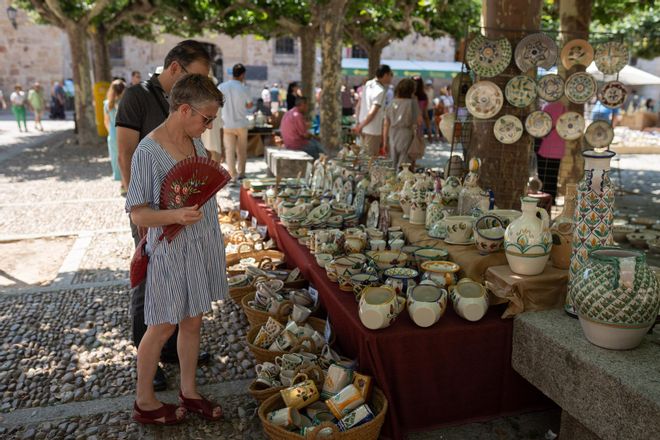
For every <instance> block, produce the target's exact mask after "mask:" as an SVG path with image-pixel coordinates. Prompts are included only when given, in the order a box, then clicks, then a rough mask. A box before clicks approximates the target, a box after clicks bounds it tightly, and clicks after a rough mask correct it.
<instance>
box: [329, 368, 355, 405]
mask: <svg viewBox="0 0 660 440" xmlns="http://www.w3.org/2000/svg"><path fill="white" fill-rule="evenodd" d="M352 380H353V370H350V369H348V368H344V367H341V366H339V365H336V364H333V365H330V367H329V368H328V372H327V373H326V375H325V381H324V382H323V389H322V391H321V397H323V398H324V399H328V398H330V397H332V396H334V395H335V394H337V393H338V392H340V391H341V390H342V389H344V388H345V387H346V385H348V384H350V383H351V382H352Z"/></svg>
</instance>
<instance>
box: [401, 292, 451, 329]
mask: <svg viewBox="0 0 660 440" xmlns="http://www.w3.org/2000/svg"><path fill="white" fill-rule="evenodd" d="M407 301H408V314H409V315H410V318H411V319H412V320H413V322H414V323H415V324H417V325H418V326H420V327H430V326H432V325H433V324H435V323H436V322H438V320H439V319H440V317H442V315H443V314H444V313H445V310H446V308H447V291H446V290H445V289H442V288H440V287H436V286H430V285H419V286H415V287H413V288H412V289H411V291H410V294H409V295H408V300H407Z"/></svg>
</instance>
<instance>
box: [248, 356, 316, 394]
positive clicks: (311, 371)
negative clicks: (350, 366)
mask: <svg viewBox="0 0 660 440" xmlns="http://www.w3.org/2000/svg"><path fill="white" fill-rule="evenodd" d="M299 373H302V374H306V375H307V377H308V378H309V379H311V380H313V381H314V383H315V384H316V387H317V388H318V389H319V390H320V389H321V388H323V383H324V382H325V374H324V373H323V370H322V369H321V368H320V367H318V366H316V365H308V366H302V365H301V366H299V367H297V368H296V369H295V370H294V373H293V375H294V377H295V376H297V375H298V374H299ZM283 389H286V387H284V386H282V387H271V388H258V387H257V381H256V380H253V381H252V383H251V384H250V387H249V388H248V391H249V392H250V394H251V395H252V397H254V399H255V400H257V401H258V402H259V403H261V402H263V401H264V400H266V399H268V398H269V397H271V396H272V395H274V394H277V393H279V392H280V390H283Z"/></svg>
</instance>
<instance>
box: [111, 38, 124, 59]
mask: <svg viewBox="0 0 660 440" xmlns="http://www.w3.org/2000/svg"><path fill="white" fill-rule="evenodd" d="M108 55H110V59H111V60H123V59H124V40H123V39H122V38H119V39H117V40H114V41H111V42H110V44H108Z"/></svg>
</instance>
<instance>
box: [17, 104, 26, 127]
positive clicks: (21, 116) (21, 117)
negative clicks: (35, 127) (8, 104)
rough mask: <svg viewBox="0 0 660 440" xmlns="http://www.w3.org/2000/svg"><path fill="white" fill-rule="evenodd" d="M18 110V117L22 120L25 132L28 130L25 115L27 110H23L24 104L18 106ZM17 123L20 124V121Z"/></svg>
mask: <svg viewBox="0 0 660 440" xmlns="http://www.w3.org/2000/svg"><path fill="white" fill-rule="evenodd" d="M19 112H20V113H19V116H20V119H21V121H23V128H24V129H25V131H26V132H27V131H28V129H27V116H26V113H27V111H26V110H25V106H24V105H22V106H20V107H19ZM18 125H19V126H20V125H21V123H20V121H19V123H18Z"/></svg>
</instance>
